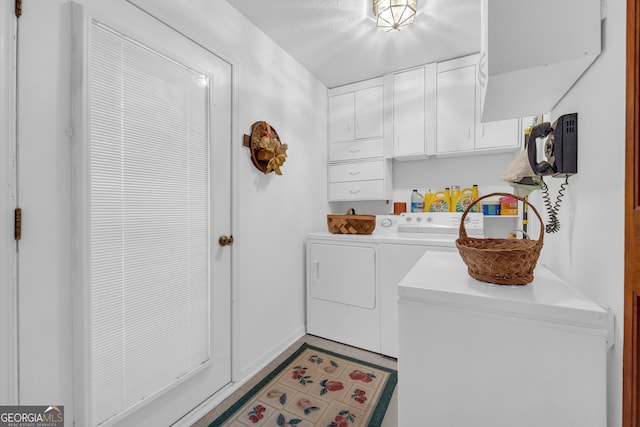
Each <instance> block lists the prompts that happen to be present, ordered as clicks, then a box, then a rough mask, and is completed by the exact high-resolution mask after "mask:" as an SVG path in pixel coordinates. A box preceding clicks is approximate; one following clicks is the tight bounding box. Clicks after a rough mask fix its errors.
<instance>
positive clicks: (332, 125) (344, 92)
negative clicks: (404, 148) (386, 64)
mask: <svg viewBox="0 0 640 427" xmlns="http://www.w3.org/2000/svg"><path fill="white" fill-rule="evenodd" d="M388 96H389V95H388V90H387V92H386V93H385V80H384V79H383V78H382V77H379V78H376V79H371V80H365V81H362V82H358V83H354V84H350V85H346V86H340V87H338V88H333V89H330V90H329V144H328V150H329V153H328V156H329V164H328V182H327V185H328V200H329V201H330V202H334V201H346V200H348V201H353V200H388V199H390V198H391V193H392V168H391V161H390V160H389V159H388V158H389V154H390V153H389V152H390V151H391V150H390V148H388V146H390V144H389V143H388V142H387V141H389V142H390V138H389V137H387V138H385V135H384V130H385V97H388ZM387 127H388V126H387Z"/></svg>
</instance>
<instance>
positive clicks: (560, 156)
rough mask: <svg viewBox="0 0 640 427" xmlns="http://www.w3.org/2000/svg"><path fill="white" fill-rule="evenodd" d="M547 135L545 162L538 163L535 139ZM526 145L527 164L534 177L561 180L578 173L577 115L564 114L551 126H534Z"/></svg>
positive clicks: (546, 124) (545, 124)
mask: <svg viewBox="0 0 640 427" xmlns="http://www.w3.org/2000/svg"><path fill="white" fill-rule="evenodd" d="M549 134H551V135H549ZM547 135H549V138H548V139H547V142H546V144H545V149H544V151H545V156H546V157H547V161H542V162H538V159H537V152H538V149H537V144H536V139H538V138H544V137H546V136H547ZM527 145H528V146H527V155H528V157H529V163H530V164H531V169H533V172H534V173H535V174H536V175H553V176H554V177H556V178H561V177H567V176H570V175H574V174H576V173H578V113H571V114H564V115H562V116H560V117H558V120H556V121H555V123H553V124H550V123H548V122H545V123H541V124H539V125H537V126H534V127H533V129H531V133H530V134H529V140H528V142H527Z"/></svg>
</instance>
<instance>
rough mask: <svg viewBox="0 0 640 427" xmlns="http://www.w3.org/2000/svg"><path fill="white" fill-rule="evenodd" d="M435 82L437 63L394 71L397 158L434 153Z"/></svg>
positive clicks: (394, 142) (395, 145) (418, 157)
mask: <svg viewBox="0 0 640 427" xmlns="http://www.w3.org/2000/svg"><path fill="white" fill-rule="evenodd" d="M435 81H436V64H435V63H433V64H428V65H425V66H423V67H418V68H414V69H410V70H406V71H400V72H397V73H394V74H393V113H392V114H393V157H394V159H398V160H413V159H420V158H426V157H427V156H429V155H433V154H434V153H435V138H436V135H435V129H436V127H435V117H436V98H435Z"/></svg>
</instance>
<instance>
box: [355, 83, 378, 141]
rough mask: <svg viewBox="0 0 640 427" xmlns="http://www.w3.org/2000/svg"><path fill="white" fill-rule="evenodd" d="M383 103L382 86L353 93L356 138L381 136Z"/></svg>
mask: <svg viewBox="0 0 640 427" xmlns="http://www.w3.org/2000/svg"><path fill="white" fill-rule="evenodd" d="M383 104H384V101H383V90H382V86H374V87H370V88H367V89H362V90H359V91H357V92H356V93H355V105H356V107H355V108H356V129H355V135H356V139H361V138H382V136H383V129H384V126H383V122H384V117H383V111H384V109H383Z"/></svg>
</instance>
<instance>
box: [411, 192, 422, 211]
mask: <svg viewBox="0 0 640 427" xmlns="http://www.w3.org/2000/svg"><path fill="white" fill-rule="evenodd" d="M422 211H424V197H422V194H420V193H418V190H413V192H412V193H411V212H422Z"/></svg>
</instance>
